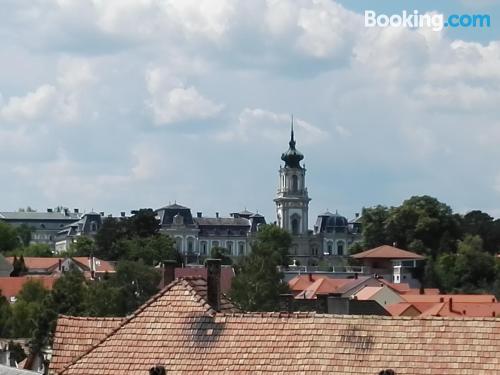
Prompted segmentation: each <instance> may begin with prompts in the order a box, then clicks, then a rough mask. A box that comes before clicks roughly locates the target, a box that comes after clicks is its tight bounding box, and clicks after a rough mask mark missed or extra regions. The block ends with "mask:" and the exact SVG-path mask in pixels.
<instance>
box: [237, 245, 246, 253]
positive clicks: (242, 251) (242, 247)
mask: <svg viewBox="0 0 500 375" xmlns="http://www.w3.org/2000/svg"><path fill="white" fill-rule="evenodd" d="M238 255H245V243H244V242H239V243H238Z"/></svg>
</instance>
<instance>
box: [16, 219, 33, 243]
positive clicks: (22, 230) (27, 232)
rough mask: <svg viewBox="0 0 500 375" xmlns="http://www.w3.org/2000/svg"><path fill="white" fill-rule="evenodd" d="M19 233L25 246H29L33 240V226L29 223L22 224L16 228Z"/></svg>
mask: <svg viewBox="0 0 500 375" xmlns="http://www.w3.org/2000/svg"><path fill="white" fill-rule="evenodd" d="M16 232H17V235H18V236H19V238H20V239H21V243H22V245H23V246H25V247H26V246H29V245H30V242H31V234H32V233H33V228H32V227H30V226H29V225H26V224H22V225H20V226H18V227H17V228H16Z"/></svg>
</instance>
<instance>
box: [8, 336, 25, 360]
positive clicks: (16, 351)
mask: <svg viewBox="0 0 500 375" xmlns="http://www.w3.org/2000/svg"><path fill="white" fill-rule="evenodd" d="M9 351H10V357H11V358H14V360H15V361H16V362H17V363H19V362H21V361H22V360H24V358H26V353H25V352H24V349H23V347H22V346H21V344H19V343H15V342H14V341H12V340H11V341H9Z"/></svg>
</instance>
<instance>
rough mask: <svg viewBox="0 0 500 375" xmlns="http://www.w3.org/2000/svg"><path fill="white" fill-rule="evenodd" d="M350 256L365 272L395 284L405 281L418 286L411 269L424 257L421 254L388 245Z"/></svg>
mask: <svg viewBox="0 0 500 375" xmlns="http://www.w3.org/2000/svg"><path fill="white" fill-rule="evenodd" d="M352 258H353V259H357V260H359V261H360V262H361V263H362V264H363V266H364V269H365V274H376V275H380V276H383V277H384V279H386V280H391V281H392V282H394V283H396V284H399V283H402V282H407V283H409V284H410V285H412V286H419V283H418V281H417V280H415V279H413V277H412V274H411V270H412V269H414V268H416V267H417V263H418V262H419V261H422V260H424V259H425V257H423V256H422V255H419V254H416V253H412V252H411V251H407V250H402V249H398V248H397V247H394V246H388V245H383V246H379V247H376V248H374V249H370V250H366V251H363V252H361V253H358V254H354V255H352Z"/></svg>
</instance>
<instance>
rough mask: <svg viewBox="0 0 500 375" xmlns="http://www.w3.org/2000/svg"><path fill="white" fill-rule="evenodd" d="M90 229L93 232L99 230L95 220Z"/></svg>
mask: <svg viewBox="0 0 500 375" xmlns="http://www.w3.org/2000/svg"><path fill="white" fill-rule="evenodd" d="M90 230H91V231H92V232H97V224H96V223H95V222H94V221H93V222H92V224H90Z"/></svg>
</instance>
